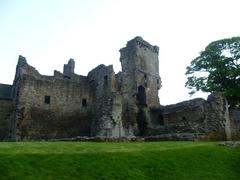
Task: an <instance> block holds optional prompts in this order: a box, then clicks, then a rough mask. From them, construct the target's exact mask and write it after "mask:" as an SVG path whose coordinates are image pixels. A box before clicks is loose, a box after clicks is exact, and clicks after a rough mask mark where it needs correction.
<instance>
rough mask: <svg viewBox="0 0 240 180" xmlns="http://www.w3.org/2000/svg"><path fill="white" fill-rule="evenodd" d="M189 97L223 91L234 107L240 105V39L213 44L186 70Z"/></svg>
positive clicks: (234, 38) (235, 38)
mask: <svg viewBox="0 0 240 180" xmlns="http://www.w3.org/2000/svg"><path fill="white" fill-rule="evenodd" d="M186 75H187V82H186V84H185V86H186V87H188V88H189V89H191V92H190V93H189V94H194V93H195V92H196V91H199V90H201V91H203V92H213V91H216V92H223V93H224V94H225V96H226V98H227V99H228V102H229V104H230V105H231V106H239V105H240V37H233V38H230V39H222V40H218V41H214V42H212V43H210V44H209V45H208V46H207V47H206V48H205V50H204V51H202V52H200V55H199V56H198V57H197V58H195V59H194V60H192V62H191V64H190V66H188V67H187V71H186Z"/></svg>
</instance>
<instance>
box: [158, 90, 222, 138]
mask: <svg viewBox="0 0 240 180" xmlns="http://www.w3.org/2000/svg"><path fill="white" fill-rule="evenodd" d="M162 108H163V120H164V126H165V128H164V130H163V131H162V132H168V133H199V134H202V138H203V139H216V140H217V139H219V140H221V139H226V129H225V128H226V117H225V113H226V111H225V99H224V98H223V97H222V96H221V95H220V94H216V93H213V94H211V95H209V97H208V99H207V101H205V100H204V99H194V100H190V101H184V102H181V103H178V104H176V105H169V106H165V107H162Z"/></svg>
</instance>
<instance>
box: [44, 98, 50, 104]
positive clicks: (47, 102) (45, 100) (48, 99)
mask: <svg viewBox="0 0 240 180" xmlns="http://www.w3.org/2000/svg"><path fill="white" fill-rule="evenodd" d="M44 102H45V104H50V102H51V97H50V96H45V97H44Z"/></svg>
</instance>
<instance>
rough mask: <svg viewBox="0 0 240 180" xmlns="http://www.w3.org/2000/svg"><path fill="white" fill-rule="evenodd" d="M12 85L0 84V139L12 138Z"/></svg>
mask: <svg viewBox="0 0 240 180" xmlns="http://www.w3.org/2000/svg"><path fill="white" fill-rule="evenodd" d="M11 92H12V86H11V85H7V84H0V140H6V139H10V137H11V133H12V132H11V122H12V118H13V117H12V114H13V110H14V108H13V102H12V98H11Z"/></svg>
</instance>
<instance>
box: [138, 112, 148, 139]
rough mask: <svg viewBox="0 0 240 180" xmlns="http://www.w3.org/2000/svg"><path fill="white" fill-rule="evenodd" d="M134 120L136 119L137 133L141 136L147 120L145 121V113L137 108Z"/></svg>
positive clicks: (144, 130)
mask: <svg viewBox="0 0 240 180" xmlns="http://www.w3.org/2000/svg"><path fill="white" fill-rule="evenodd" d="M136 120H137V125H138V130H139V135H140V136H143V135H144V134H145V132H146V129H147V122H146V115H145V113H144V111H143V110H142V109H140V110H139V112H138V114H137V119H136Z"/></svg>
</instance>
